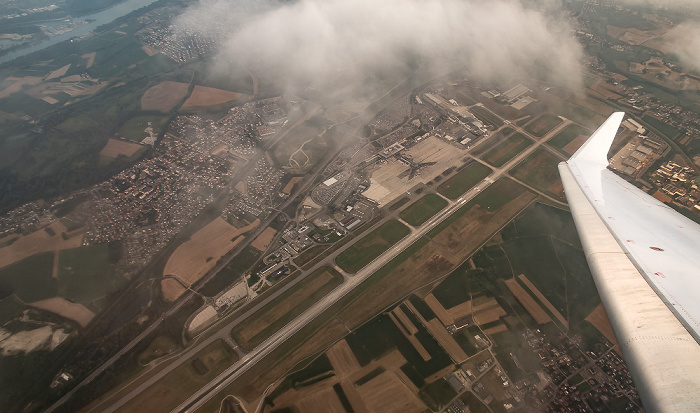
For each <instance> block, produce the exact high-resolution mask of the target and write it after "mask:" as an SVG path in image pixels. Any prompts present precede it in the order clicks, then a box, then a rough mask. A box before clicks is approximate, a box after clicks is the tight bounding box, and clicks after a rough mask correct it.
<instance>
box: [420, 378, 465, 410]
mask: <svg viewBox="0 0 700 413" xmlns="http://www.w3.org/2000/svg"><path fill="white" fill-rule="evenodd" d="M418 396H420V398H421V399H423V401H424V402H425V403H426V404H427V405H428V406H429V407H430V409H431V410H432V411H438V410H440V409H441V408H442V407H444V406H445V405H446V404H447V403H449V402H450V400H452V399H453V398H454V397H456V396H457V392H455V391H454V390H453V389H452V387H451V386H450V384H449V383H448V382H447V380H436V381H434V382H432V383H430V384H428V385H427V386H425V388H424V389H423V390H421V391H420V392H419V393H418Z"/></svg>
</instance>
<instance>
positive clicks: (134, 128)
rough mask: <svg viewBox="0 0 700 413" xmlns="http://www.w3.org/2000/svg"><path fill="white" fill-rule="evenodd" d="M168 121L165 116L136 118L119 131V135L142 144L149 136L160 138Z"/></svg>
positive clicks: (128, 121)
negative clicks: (159, 135)
mask: <svg viewBox="0 0 700 413" xmlns="http://www.w3.org/2000/svg"><path fill="white" fill-rule="evenodd" d="M166 120H167V119H166V118H165V117H163V116H135V117H133V118H131V119H129V120H127V121H126V122H125V123H124V124H123V125H122V127H121V128H120V129H119V135H120V136H121V137H122V138H124V139H128V140H130V141H134V142H141V141H143V140H144V139H145V138H147V137H149V136H151V135H152V136H158V134H159V133H160V131H161V130H162V129H163V126H165V121H166Z"/></svg>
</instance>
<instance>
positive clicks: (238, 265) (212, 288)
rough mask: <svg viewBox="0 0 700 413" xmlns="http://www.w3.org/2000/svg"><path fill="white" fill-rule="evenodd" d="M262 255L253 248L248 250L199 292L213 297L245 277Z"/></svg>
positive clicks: (245, 249) (244, 250) (249, 247)
mask: <svg viewBox="0 0 700 413" xmlns="http://www.w3.org/2000/svg"><path fill="white" fill-rule="evenodd" d="M260 255H262V253H261V252H260V251H258V250H257V249H256V248H254V247H252V246H250V245H249V246H247V247H246V248H244V249H243V251H241V253H240V254H238V257H236V258H235V259H233V260H231V262H229V263H228V265H226V266H225V267H224V268H222V269H221V271H219V272H218V273H217V274H216V275H215V276H214V277H213V278H212V279H211V280H209V282H207V283H206V284H205V285H204V286H203V287H202V288H201V289H200V290H199V291H200V292H201V293H202V294H204V295H206V296H208V297H213V296H214V295H216V294H218V293H219V292H220V291H221V290H223V289H224V288H225V287H226V286H228V285H231V284H233V283H234V282H236V281H238V280H239V278H240V277H241V276H242V275H244V273H245V271H247V270H248V269H249V268H250V267H251V266H253V264H255V261H257V259H258V258H260Z"/></svg>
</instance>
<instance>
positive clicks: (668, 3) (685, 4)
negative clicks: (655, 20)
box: [618, 0, 700, 10]
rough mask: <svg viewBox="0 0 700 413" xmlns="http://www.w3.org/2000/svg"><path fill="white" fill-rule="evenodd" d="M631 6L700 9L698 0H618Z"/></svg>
mask: <svg viewBox="0 0 700 413" xmlns="http://www.w3.org/2000/svg"><path fill="white" fill-rule="evenodd" d="M618 1H619V2H620V3H625V4H627V5H631V6H651V7H654V8H659V9H667V10H700V2H698V0H618Z"/></svg>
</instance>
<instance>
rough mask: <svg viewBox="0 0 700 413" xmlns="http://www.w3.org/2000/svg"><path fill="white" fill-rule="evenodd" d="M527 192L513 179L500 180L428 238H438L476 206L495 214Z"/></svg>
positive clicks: (455, 213)
mask: <svg viewBox="0 0 700 413" xmlns="http://www.w3.org/2000/svg"><path fill="white" fill-rule="evenodd" d="M525 191H526V189H525V187H523V186H522V185H520V184H519V183H517V182H515V181H513V180H512V179H509V178H500V179H499V180H497V181H496V182H494V183H492V184H491V185H489V187H488V188H486V189H484V190H483V191H482V192H481V193H479V195H477V196H475V197H474V199H472V200H471V201H469V202H467V203H466V204H464V206H463V207H461V208H459V209H458V210H457V211H455V212H454V213H452V214H451V215H450V216H449V217H447V218H445V219H444V220H443V221H442V222H441V223H440V224H439V225H437V226H436V227H435V228H433V229H432V230H431V231H430V232H429V233H428V237H430V238H433V237H436V236H437V235H438V234H439V233H440V232H442V231H443V230H444V229H445V228H447V227H449V226H450V225H452V224H453V223H454V222H455V221H457V220H458V219H459V218H461V217H462V216H463V215H464V214H466V213H467V212H469V210H470V209H472V208H473V207H474V206H475V205H479V206H480V207H482V208H485V209H487V210H489V211H491V212H494V211H497V210H498V209H500V208H501V207H502V206H503V205H505V204H507V203H508V202H510V201H512V200H514V199H515V198H517V197H518V196H519V195H520V194H522V193H523V192H525Z"/></svg>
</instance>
